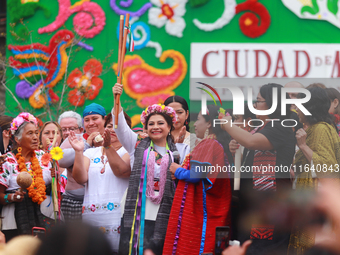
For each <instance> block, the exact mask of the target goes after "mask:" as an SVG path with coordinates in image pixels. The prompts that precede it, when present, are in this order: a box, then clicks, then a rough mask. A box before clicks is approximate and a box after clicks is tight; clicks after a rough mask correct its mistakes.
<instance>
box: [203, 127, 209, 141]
mask: <svg viewBox="0 0 340 255" xmlns="http://www.w3.org/2000/svg"><path fill="white" fill-rule="evenodd" d="M208 135H209V129H208V128H207V129H206V130H205V132H204V138H207V137H208ZM204 138H203V139H204Z"/></svg>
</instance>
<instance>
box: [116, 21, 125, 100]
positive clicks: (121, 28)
mask: <svg viewBox="0 0 340 255" xmlns="http://www.w3.org/2000/svg"><path fill="white" fill-rule="evenodd" d="M123 31H124V15H120V23H119V45H118V66H117V83H119V82H121V81H122V78H121V75H120V69H119V68H120V63H121V57H120V55H121V51H122V43H123ZM115 102H117V94H115Z"/></svg>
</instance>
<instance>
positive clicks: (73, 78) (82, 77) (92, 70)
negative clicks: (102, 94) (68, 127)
mask: <svg viewBox="0 0 340 255" xmlns="http://www.w3.org/2000/svg"><path fill="white" fill-rule="evenodd" d="M102 71H103V65H102V64H101V63H100V62H99V61H98V60H96V59H89V60H88V61H86V63H85V66H84V68H83V73H82V72H81V71H80V70H79V69H78V68H76V69H74V70H73V71H72V72H71V73H70V75H69V77H68V79H67V85H68V86H69V87H70V88H75V89H74V90H71V91H70V93H69V94H68V101H69V102H70V104H72V105H74V106H83V105H84V103H85V99H89V100H93V99H95V98H96V97H97V95H98V93H99V91H100V90H101V88H102V87H103V80H102V79H100V78H99V77H97V76H99V75H100V74H101V72H102Z"/></svg>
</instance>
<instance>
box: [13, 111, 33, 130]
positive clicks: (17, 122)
mask: <svg viewBox="0 0 340 255" xmlns="http://www.w3.org/2000/svg"><path fill="white" fill-rule="evenodd" d="M24 122H33V123H34V125H36V126H38V121H37V119H36V118H35V117H34V116H33V115H32V114H30V113H28V112H22V113H20V114H19V115H18V116H17V117H16V118H15V119H14V120H13V121H12V123H11V128H10V129H11V132H12V134H14V133H15V131H17V130H18V128H19V127H20V126H21V125H22V124H23V123H24Z"/></svg>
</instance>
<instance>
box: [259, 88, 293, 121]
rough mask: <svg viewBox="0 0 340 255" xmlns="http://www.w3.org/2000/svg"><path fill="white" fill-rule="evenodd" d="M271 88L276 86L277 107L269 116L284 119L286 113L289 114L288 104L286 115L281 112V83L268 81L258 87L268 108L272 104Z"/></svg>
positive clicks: (288, 105)
mask: <svg viewBox="0 0 340 255" xmlns="http://www.w3.org/2000/svg"><path fill="white" fill-rule="evenodd" d="M273 88H277V107H276V110H275V111H274V112H273V113H272V114H269V116H268V117H269V118H271V119H280V120H282V119H284V118H286V116H287V115H289V114H290V107H291V105H290V104H287V105H286V115H282V114H281V90H282V88H283V86H282V85H280V84H276V83H269V84H266V85H263V86H262V87H261V88H260V94H261V96H262V97H263V98H264V100H265V101H266V104H267V106H268V107H269V108H270V107H271V106H272V104H273Z"/></svg>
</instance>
